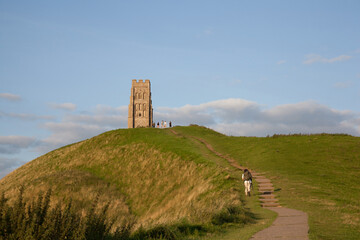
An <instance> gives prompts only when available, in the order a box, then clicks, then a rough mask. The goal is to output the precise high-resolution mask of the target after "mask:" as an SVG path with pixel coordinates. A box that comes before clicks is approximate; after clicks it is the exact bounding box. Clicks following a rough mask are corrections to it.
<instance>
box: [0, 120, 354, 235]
mask: <svg viewBox="0 0 360 240" xmlns="http://www.w3.org/2000/svg"><path fill="white" fill-rule="evenodd" d="M173 130H175V131H176V133H177V134H174V133H173V132H172V131H170V129H166V130H163V129H121V130H114V131H110V132H106V133H104V134H101V135H99V136H97V137H94V138H91V139H88V140H85V141H82V142H79V143H75V144H72V145H69V146H65V147H63V148H60V149H57V150H55V151H52V152H50V153H48V154H45V155H44V156H42V157H40V158H37V159H35V160H33V161H31V162H29V163H28V164H25V165H24V166H22V167H21V168H19V169H17V170H15V171H14V172H12V173H11V174H9V175H8V176H6V177H5V178H4V179H2V180H1V181H0V192H2V191H4V192H6V195H7V196H8V197H9V198H10V199H14V198H15V196H16V194H17V191H18V190H17V189H18V188H19V186H20V185H24V186H25V197H26V198H32V197H34V196H35V195H36V194H37V193H38V192H39V191H46V189H47V188H49V187H52V189H53V192H54V195H53V199H54V204H55V202H56V201H62V202H66V201H68V200H69V199H70V198H72V199H73V201H74V202H75V203H76V205H77V207H78V208H79V209H86V208H88V207H89V206H90V205H91V203H92V202H93V201H94V199H95V198H96V196H97V195H98V194H99V196H100V201H99V202H100V205H105V204H106V203H107V202H110V211H109V216H108V217H109V219H111V218H113V217H118V216H121V218H123V219H124V218H125V219H129V218H131V219H136V228H139V227H140V226H143V227H145V228H151V227H154V226H157V225H158V224H166V225H171V224H177V223H181V222H184V221H185V222H188V223H191V224H200V225H201V226H205V225H208V224H211V223H212V222H213V220H214V218H216V217H217V216H220V215H221V213H224V209H225V210H226V209H231V207H234V206H236V207H238V208H239V209H240V212H241V219H240V221H238V222H240V223H241V224H243V223H250V222H251V223H252V224H247V225H245V226H243V225H241V226H242V228H241V229H248V230H247V231H248V232H245V233H244V232H241V233H239V232H236V233H235V234H232V235H231V236H233V235H236V236H237V237H238V236H239V235H241V237H242V238H241V239H247V238H248V237H249V236H251V234H252V233H254V232H256V231H257V230H260V229H261V228H264V227H265V226H266V225H269V224H270V221H271V219H274V215H272V214H271V213H268V212H267V211H266V210H261V209H259V202H258V199H257V196H256V195H255V196H254V197H252V198H251V199H244V198H243V186H242V184H241V180H240V172H239V171H236V170H234V169H233V168H231V167H230V166H229V164H228V163H227V162H226V161H224V160H223V159H220V158H218V157H216V156H215V155H214V154H213V153H211V152H210V151H208V150H207V148H206V147H205V146H204V144H202V143H201V142H200V141H198V140H196V138H201V139H204V140H206V141H207V142H208V143H210V144H211V145H212V146H213V147H214V149H215V150H216V151H218V152H220V153H222V154H224V155H228V156H230V157H231V158H233V159H235V160H236V161H237V162H238V163H239V164H240V165H242V166H247V167H249V168H252V169H256V170H257V171H258V172H262V173H263V174H265V175H266V176H267V177H268V178H271V180H272V182H273V183H274V184H275V188H276V190H275V192H276V194H277V195H278V197H279V199H280V202H281V205H282V206H287V207H290V208H294V209H299V210H302V211H304V212H306V213H308V215H309V224H310V233H309V236H310V238H311V239H359V238H360V232H359V230H358V229H360V217H359V216H360V208H359V206H360V202H359V199H360V178H359V170H360V138H358V137H352V136H348V135H329V134H318V135H288V136H277V135H275V136H273V137H266V138H257V137H228V136H225V135H222V134H219V133H217V132H215V131H212V130H209V129H207V128H204V127H198V126H190V127H175V128H173ZM255 193H256V191H255ZM121 218H119V219H118V221H117V223H118V224H120V222H121ZM235 226H236V229H239V225H235ZM249 229H250V230H249ZM236 231H239V230H236ZM240 231H242V230H240ZM224 234H225V235H221V236H220V237H216V236H215V238H214V239H232V238H226V232H225V233H224ZM204 239H209V236H207V237H205V238H204ZM211 239H212V238H211Z"/></svg>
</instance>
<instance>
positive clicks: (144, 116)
mask: <svg viewBox="0 0 360 240" xmlns="http://www.w3.org/2000/svg"><path fill="white" fill-rule="evenodd" d="M152 122H153V109H152V101H151V85H150V80H148V79H147V80H145V82H144V81H143V80H142V79H140V80H139V81H136V79H133V80H132V85H131V95H130V104H129V115H128V128H137V127H151V126H152Z"/></svg>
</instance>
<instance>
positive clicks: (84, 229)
mask: <svg viewBox="0 0 360 240" xmlns="http://www.w3.org/2000/svg"><path fill="white" fill-rule="evenodd" d="M23 192H24V189H23V188H21V189H20V191H19V195H18V197H17V199H16V201H15V203H14V204H13V205H12V206H11V205H9V204H8V202H7V199H6V198H5V194H4V193H2V194H1V197H0V240H2V239H29V240H42V239H52V240H57V239H75V240H78V239H79V240H80V239H81V240H83V239H120V240H124V239H129V236H130V232H131V231H130V230H131V228H132V226H133V223H125V222H124V223H123V225H122V226H120V227H118V228H116V229H115V231H114V232H113V233H111V232H110V229H111V228H112V226H113V223H114V222H108V221H107V219H106V213H107V210H108V206H109V205H106V206H105V207H104V208H102V209H101V211H100V213H96V211H95V209H96V208H97V205H98V201H97V199H98V198H97V199H96V200H95V201H94V203H93V205H92V207H91V208H90V209H89V210H88V212H87V214H86V216H85V217H83V218H81V217H80V216H79V215H78V214H77V212H76V211H75V210H74V208H73V206H72V201H70V202H69V203H68V204H67V205H66V206H65V208H62V207H61V204H60V203H59V204H58V205H56V207H54V208H53V209H51V210H50V197H51V190H49V191H47V193H46V194H45V195H44V194H42V193H40V194H39V196H38V197H37V199H36V200H33V201H31V202H30V203H29V204H26V203H25V202H24V199H23Z"/></svg>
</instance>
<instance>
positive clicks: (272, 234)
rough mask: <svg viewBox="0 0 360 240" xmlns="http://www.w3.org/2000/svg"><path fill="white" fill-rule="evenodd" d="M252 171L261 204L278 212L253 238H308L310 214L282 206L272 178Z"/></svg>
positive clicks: (234, 162) (214, 151) (233, 162)
mask: <svg viewBox="0 0 360 240" xmlns="http://www.w3.org/2000/svg"><path fill="white" fill-rule="evenodd" d="M169 130H170V131H171V132H172V133H173V134H175V135H178V136H179V135H180V134H179V133H178V132H176V131H175V130H173V129H169ZM192 138H194V139H196V140H198V141H200V142H201V143H203V144H204V145H205V146H206V147H207V148H208V149H209V150H210V151H211V152H213V153H214V154H215V155H217V156H218V157H220V158H223V159H225V160H227V161H228V162H229V164H230V165H231V166H232V167H234V168H237V169H240V170H242V171H243V170H244V169H245V168H246V167H244V166H240V165H239V164H238V163H237V162H236V161H235V160H234V159H232V158H230V157H228V156H226V155H223V154H222V153H220V152H217V151H216V150H215V149H214V148H213V146H212V145H211V144H209V143H208V142H206V141H205V140H204V139H202V138H198V137H194V136H192ZM249 171H250V172H251V173H252V175H253V177H254V179H255V181H256V182H257V183H258V192H259V193H260V194H261V195H259V200H260V202H261V206H262V207H263V208H266V209H269V210H272V211H274V212H276V213H277V214H278V216H277V218H276V219H275V221H274V222H273V223H272V225H271V226H270V227H268V228H265V229H263V230H261V231H260V232H257V233H256V234H254V235H253V236H252V237H251V239H252V240H262V239H267V240H271V239H279V238H280V239H289V240H291V239H304V240H308V239H309V237H308V232H309V224H308V216H307V214H306V213H305V212H302V211H299V210H295V209H291V208H285V207H282V206H281V205H280V204H279V203H278V199H276V196H275V195H274V194H273V193H274V187H273V185H272V183H271V180H270V179H268V178H266V177H265V176H263V175H261V174H260V173H257V172H256V171H254V170H252V169H249Z"/></svg>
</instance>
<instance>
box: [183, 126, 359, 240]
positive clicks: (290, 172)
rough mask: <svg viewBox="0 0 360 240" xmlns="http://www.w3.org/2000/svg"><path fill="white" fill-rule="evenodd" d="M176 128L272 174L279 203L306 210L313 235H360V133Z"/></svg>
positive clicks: (348, 236) (357, 236)
mask: <svg viewBox="0 0 360 240" xmlns="http://www.w3.org/2000/svg"><path fill="white" fill-rule="evenodd" d="M176 131H177V132H179V133H180V134H182V135H183V136H195V137H200V138H203V139H205V140H206V141H207V142H209V143H210V144H211V145H212V146H213V147H214V148H215V150H216V151H218V152H221V153H223V154H228V155H229V156H230V157H231V158H233V159H236V160H237V162H238V163H239V164H240V165H242V166H248V167H250V168H253V169H256V170H257V171H258V172H263V173H264V174H265V175H267V176H269V177H271V180H272V182H273V183H274V184H275V188H276V190H275V193H276V194H277V195H278V196H279V199H280V202H281V205H282V206H287V207H290V208H295V209H299V210H302V211H304V212H307V213H308V215H309V225H310V232H309V236H310V238H311V239H360V231H359V229H360V138H359V137H353V136H348V135H341V134H337V135H331V134H317V135H288V136H280V135H278V136H276V135H275V136H273V137H267V138H256V137H227V136H224V135H220V134H218V133H216V132H213V131H210V130H208V129H205V128H200V127H181V128H177V129H176Z"/></svg>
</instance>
